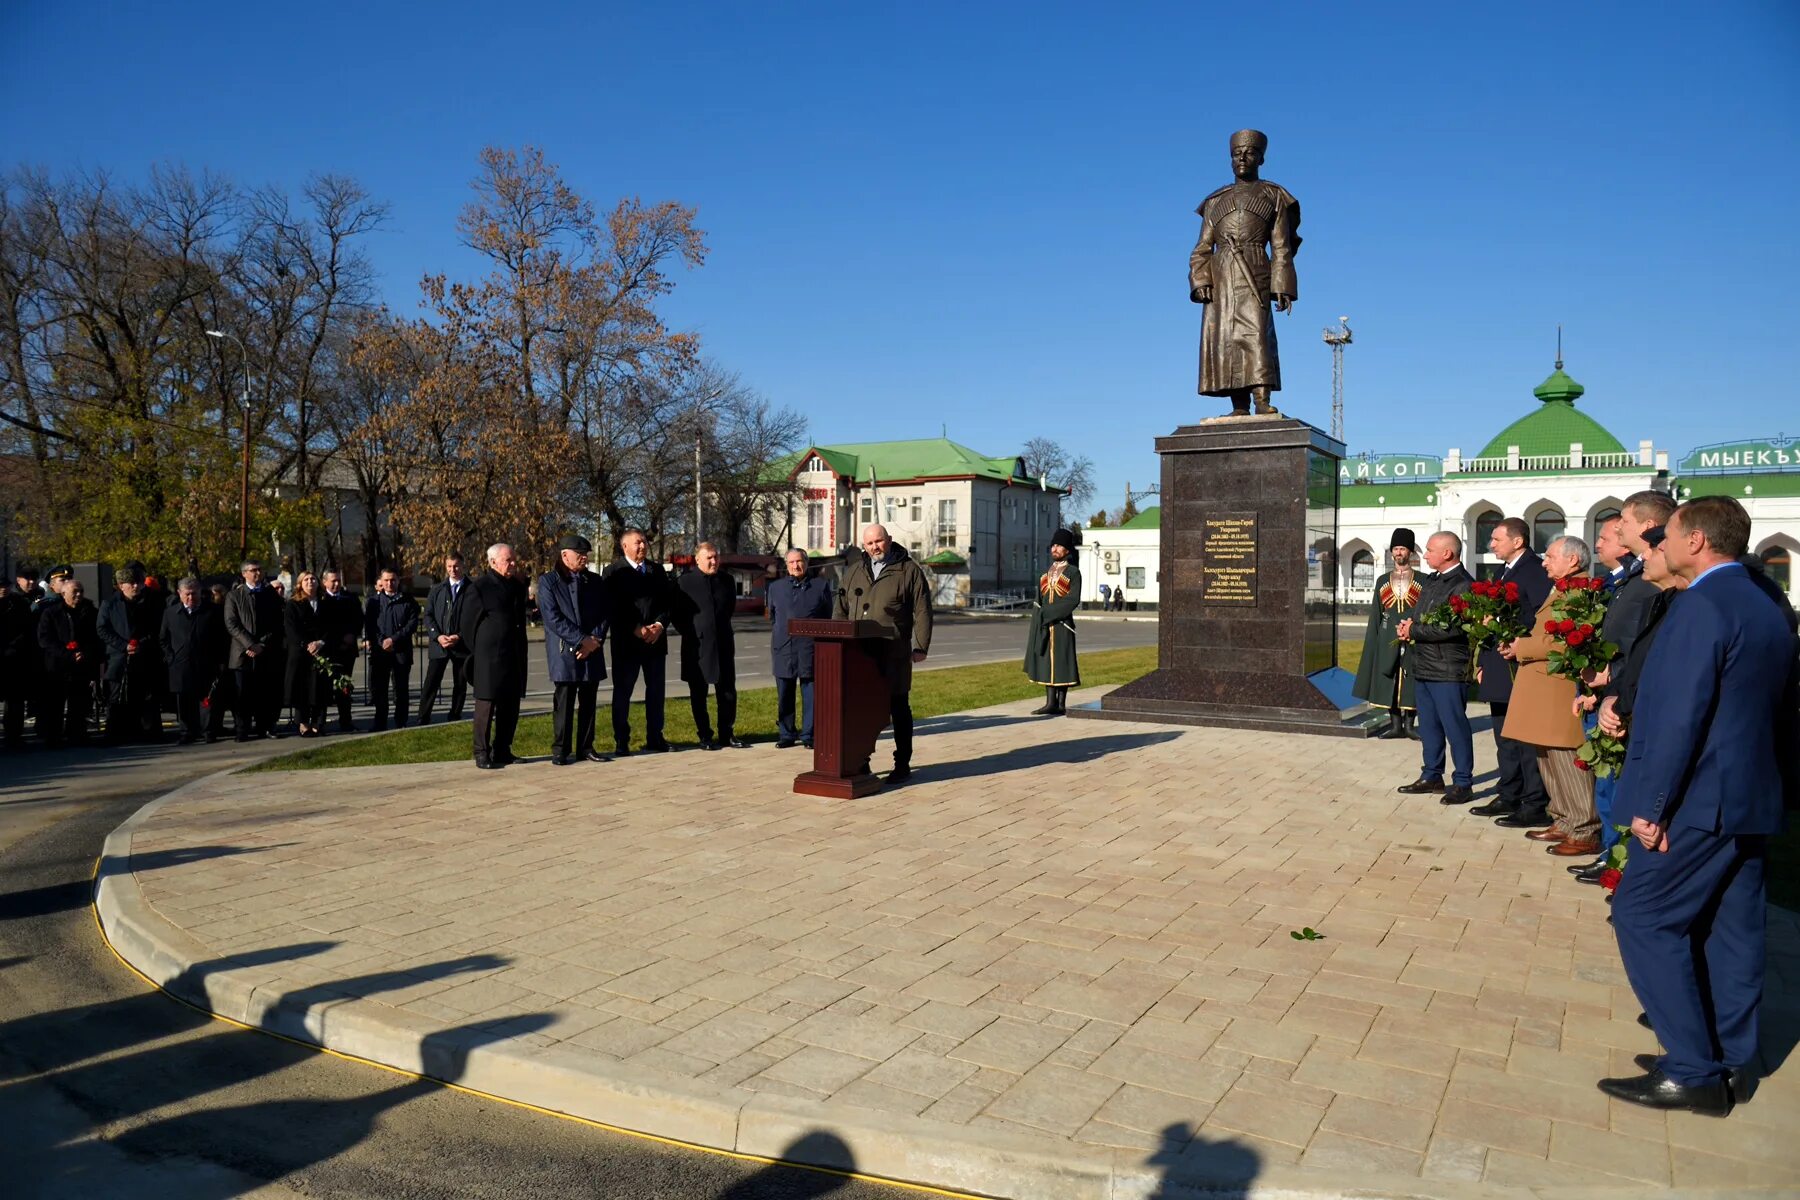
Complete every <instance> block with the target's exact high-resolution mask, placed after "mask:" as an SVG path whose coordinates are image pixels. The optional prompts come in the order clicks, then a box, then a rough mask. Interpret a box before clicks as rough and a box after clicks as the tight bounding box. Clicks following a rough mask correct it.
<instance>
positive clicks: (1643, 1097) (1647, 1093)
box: [1600, 1071, 1731, 1117]
mask: <svg viewBox="0 0 1800 1200" xmlns="http://www.w3.org/2000/svg"><path fill="white" fill-rule="evenodd" d="M1600 1090H1601V1091H1603V1092H1605V1093H1606V1094H1607V1095H1609V1096H1616V1097H1617V1098H1619V1099H1620V1100H1624V1101H1626V1102H1628V1103H1631V1104H1642V1105H1644V1106H1645V1107H1646V1108H1685V1109H1687V1110H1689V1111H1690V1112H1697V1113H1699V1114H1701V1115H1702V1116H1707V1117H1722V1116H1724V1115H1725V1114H1726V1113H1728V1112H1730V1111H1731V1091H1730V1089H1729V1088H1727V1087H1726V1085H1725V1081H1724V1080H1723V1079H1715V1080H1712V1081H1711V1082H1710V1083H1702V1084H1696V1085H1695V1086H1693V1087H1689V1086H1687V1085H1685V1084H1680V1083H1676V1082H1675V1081H1674V1080H1673V1079H1670V1078H1669V1077H1668V1076H1667V1075H1664V1074H1663V1073H1662V1072H1661V1071H1651V1072H1650V1073H1649V1074H1647V1075H1637V1076H1633V1077H1632V1078H1630V1079H1602V1080H1601V1081H1600Z"/></svg>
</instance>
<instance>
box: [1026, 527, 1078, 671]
mask: <svg viewBox="0 0 1800 1200" xmlns="http://www.w3.org/2000/svg"><path fill="white" fill-rule="evenodd" d="M1067 562H1068V565H1067V566H1066V567H1064V568H1063V573H1062V577H1061V578H1060V579H1057V580H1054V581H1053V580H1052V579H1051V576H1050V572H1049V571H1045V572H1044V573H1043V575H1041V576H1039V577H1038V590H1037V600H1036V601H1035V602H1034V603H1033V604H1032V606H1031V629H1030V630H1029V631H1028V632H1027V633H1026V635H1025V677H1026V678H1027V679H1030V680H1031V682H1033V683H1035V684H1038V685H1039V686H1041V687H1080V686H1081V668H1080V665H1079V664H1078V663H1076V661H1075V607H1076V605H1078V604H1079V603H1080V602H1081V571H1080V570H1079V569H1078V568H1077V567H1076V566H1075V559H1074V557H1073V556H1071V557H1070V558H1069V559H1068V560H1067Z"/></svg>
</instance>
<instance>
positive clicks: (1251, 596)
mask: <svg viewBox="0 0 1800 1200" xmlns="http://www.w3.org/2000/svg"><path fill="white" fill-rule="evenodd" d="M1200 602H1201V603H1202V604H1255V603H1256V514H1255V513H1214V514H1213V515H1212V516H1209V517H1206V518H1205V519H1204V520H1203V521H1202V522H1201V530H1200Z"/></svg>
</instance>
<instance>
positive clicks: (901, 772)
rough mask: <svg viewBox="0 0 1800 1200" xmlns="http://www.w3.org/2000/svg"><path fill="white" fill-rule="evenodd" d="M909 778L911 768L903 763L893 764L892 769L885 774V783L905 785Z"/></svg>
mask: <svg viewBox="0 0 1800 1200" xmlns="http://www.w3.org/2000/svg"><path fill="white" fill-rule="evenodd" d="M911 778H912V768H911V767H910V766H908V765H907V764H905V763H895V764H894V769H893V770H891V771H889V772H888V773H887V782H888V783H890V784H894V783H905V782H906V781H907V780H908V779H911Z"/></svg>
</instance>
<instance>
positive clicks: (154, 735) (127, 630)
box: [99, 566, 163, 742]
mask: <svg viewBox="0 0 1800 1200" xmlns="http://www.w3.org/2000/svg"><path fill="white" fill-rule="evenodd" d="M162 610H163V602H162V601H161V599H159V598H158V597H156V596H155V595H153V594H152V593H151V592H150V590H149V589H148V588H146V587H145V585H144V576H143V573H142V572H141V571H140V570H138V568H136V567H132V566H128V567H126V568H125V569H124V570H123V571H121V572H120V573H119V578H118V581H117V583H116V585H115V590H114V592H113V594H112V595H110V596H108V597H107V598H106V601H105V603H103V604H101V605H100V623H99V632H100V641H101V642H102V643H104V644H105V646H106V674H105V676H104V679H103V683H104V691H105V694H106V701H107V713H106V737H107V740H108V741H112V742H123V741H130V740H133V739H137V738H143V739H147V740H149V741H161V740H162V689H163V667H162V661H161V660H162V644H161V641H160V638H161V634H162Z"/></svg>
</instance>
